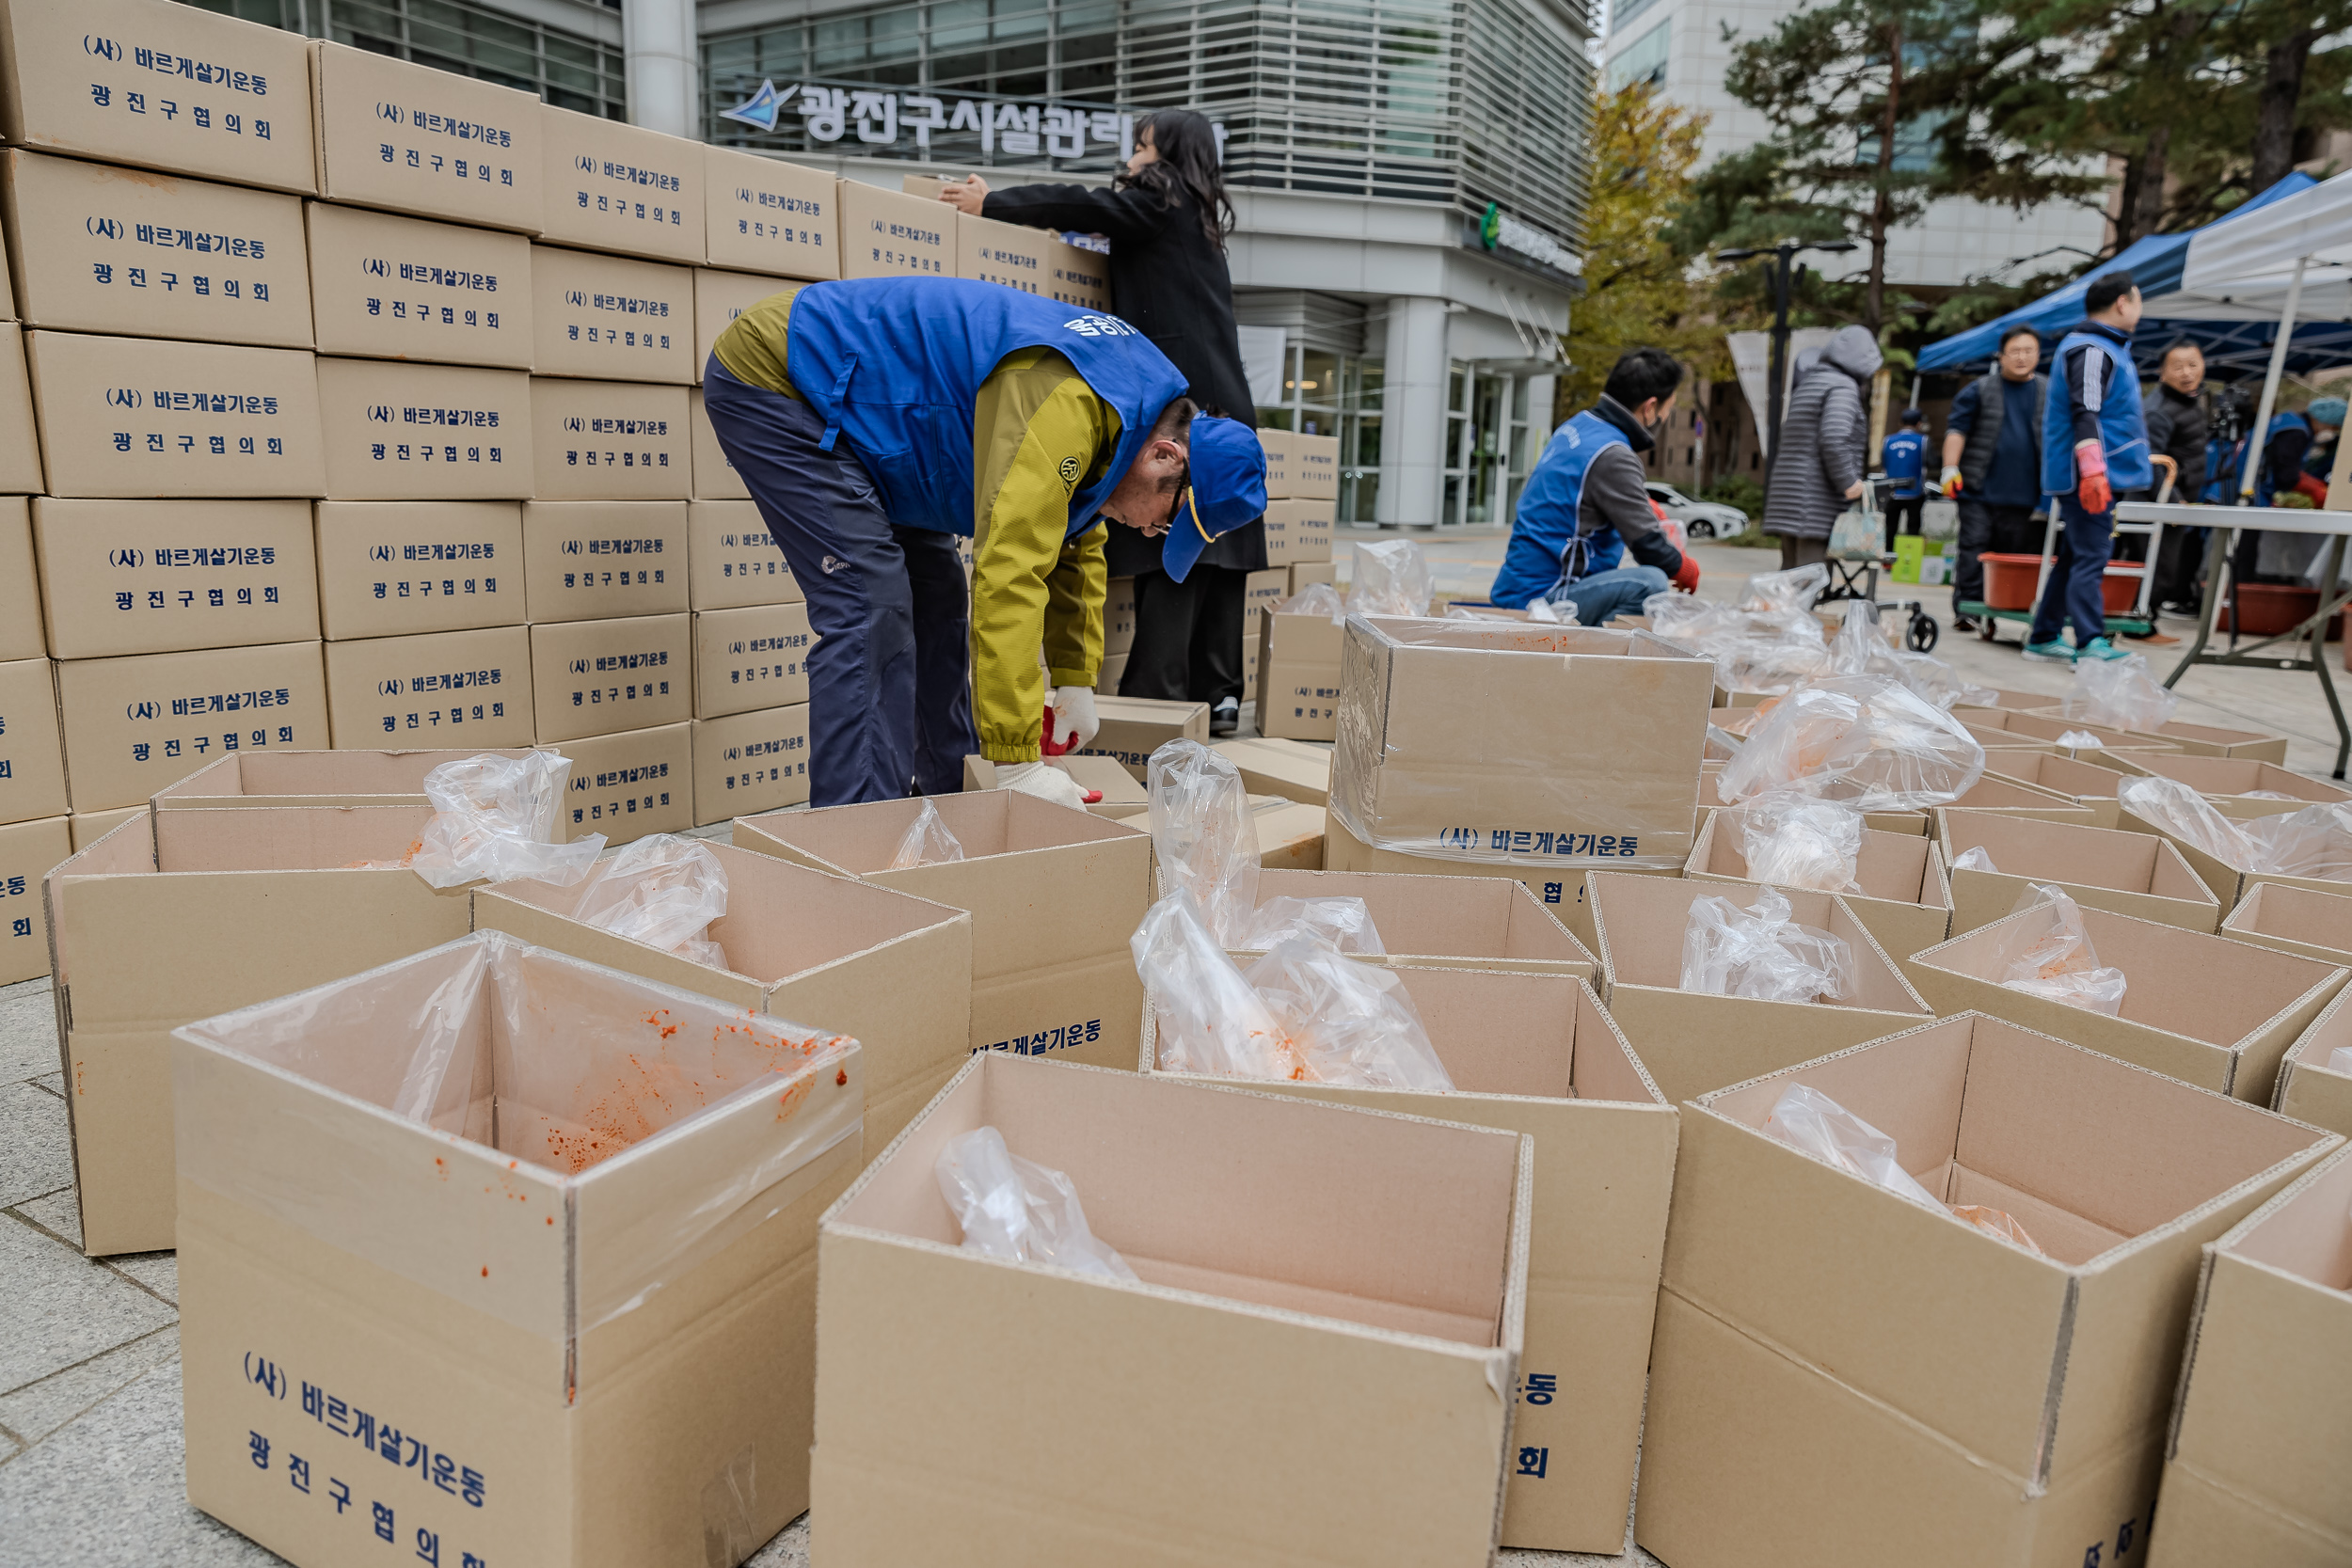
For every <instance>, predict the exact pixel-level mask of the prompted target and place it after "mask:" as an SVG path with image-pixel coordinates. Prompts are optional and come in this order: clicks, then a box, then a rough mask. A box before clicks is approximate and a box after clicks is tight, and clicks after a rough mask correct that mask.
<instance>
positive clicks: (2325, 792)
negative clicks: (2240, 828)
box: [2119, 756, 2352, 831]
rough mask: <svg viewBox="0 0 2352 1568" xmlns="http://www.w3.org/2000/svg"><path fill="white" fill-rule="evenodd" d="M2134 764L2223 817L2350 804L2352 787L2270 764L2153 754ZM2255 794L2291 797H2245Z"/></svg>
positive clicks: (2220, 758)
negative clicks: (2186, 791)
mask: <svg viewBox="0 0 2352 1568" xmlns="http://www.w3.org/2000/svg"><path fill="white" fill-rule="evenodd" d="M2119 760H2120V759H2119ZM2136 760H2137V761H2139V762H2141V763H2142V764H2143V766H2142V767H2140V768H2136V769H2134V770H2133V771H2135V772H2137V773H2141V774H2153V775H2154V776H2155V777H2157V778H2160V779H2171V780H2174V781H2176V782H2178V783H2181V784H2186V785H2188V787H2189V788H2191V789H2193V790H2195V791H2196V792H2197V793H2198V794H2200V795H2201V796H2203V797H2204V798H2205V799H2206V800H2210V801H2212V802H2213V804H2214V807H2215V809H2216V810H2217V811H2219V812H2220V813H2221V815H2222V816H2236V817H2249V816H2278V815H2280V813H2283V812H2290V811H2300V810H2302V809H2303V808H2304V807H2305V806H2307V805H2322V804H2333V803H2338V802H2344V803H2352V789H2346V788H2344V786H2343V785H2342V784H2334V783H2331V782H2330V781H2328V780H2326V779H2314V778H2312V777H2310V776H2309V775H2307V774H2303V773H2296V772H2291V771H2289V770H2288V769H2286V768H2280V767H2278V766H2276V765H2274V764H2272V763H2267V762H2249V761H2247V760H2245V759H2244V758H2242V757H2196V756H2160V757H2159V756H2151V757H2141V758H2138V759H2136ZM2257 790H2259V791H2261V792H2262V793H2264V794H2266V795H2285V796H2290V797H2292V799H2290V800H2248V799H2247V798H2246V797H2248V796H2249V795H2251V794H2253V793H2255V792H2256V791H2257ZM2143 831H2145V830H2143Z"/></svg>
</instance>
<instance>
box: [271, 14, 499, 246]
mask: <svg viewBox="0 0 2352 1568" xmlns="http://www.w3.org/2000/svg"><path fill="white" fill-rule="evenodd" d="M310 106H311V116H312V123H313V124H314V125H315V126H316V127H317V131H318V194H319V195H321V196H323V197H325V198H326V199H328V200H329V201H342V202H348V203H350V204H351V205H352V206H355V207H378V208H382V209H383V210H385V211H387V212H393V213H410V214H415V215H416V216H418V217H426V218H446V219H449V220H451V221H452V222H455V223H478V224H480V225H481V226H482V227H483V228H485V229H512V230H516V231H517V232H519V233H524V234H535V233H537V232H538V231H539V224H540V213H541V194H540V193H541V191H542V189H543V188H544V187H543V185H542V183H541V178H540V161H541V158H542V157H543V152H542V147H543V141H542V129H541V127H542V119H543V117H542V113H541V106H540V103H539V101H538V99H537V98H536V97H534V96H533V95H532V94H530V93H527V92H518V91H516V89H515V88H513V87H500V86H498V85H496V84H495V83H491V82H485V81H483V80H481V79H480V78H478V77H472V76H459V75H456V74H455V73H454V72H452V71H435V70H434V68H433V67H431V66H429V65H412V64H410V63H409V62H408V61H406V60H399V59H393V58H391V57H390V56H389V55H378V54H375V53H373V52H372V51H369V50H365V49H354V48H351V47H350V46H348V45H346V44H341V43H313V44H311V45H310Z"/></svg>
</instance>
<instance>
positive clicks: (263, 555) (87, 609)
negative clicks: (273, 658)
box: [33, 496, 319, 658]
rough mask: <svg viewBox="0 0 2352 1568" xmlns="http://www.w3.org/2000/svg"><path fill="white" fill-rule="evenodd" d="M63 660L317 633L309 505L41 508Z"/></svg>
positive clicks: (46, 592) (36, 524) (49, 609)
mask: <svg viewBox="0 0 2352 1568" xmlns="http://www.w3.org/2000/svg"><path fill="white" fill-rule="evenodd" d="M33 536H34V540H35V544H36V546H37V547H38V548H39V550H40V594H41V603H42V605H43V607H44V614H45V616H46V618H47V621H48V626H49V645H50V646H51V647H52V648H54V649H56V657H59V658H109V657H115V656H118V655H121V654H163V653H174V652H178V651H180V650H182V649H188V648H230V647H244V646H247V645H249V644H252V643H257V642H293V641H302V640H307V639H310V638H315V637H316V636H318V635H319V596H318V567H317V562H316V560H315V556H314V552H313V549H312V546H311V542H310V503H309V502H308V501H298V500H269V501H252V500H246V501H218V500H200V501H153V500H127V501H126V500H58V499H55V498H52V497H49V496H41V497H38V498H36V499H34V501H33Z"/></svg>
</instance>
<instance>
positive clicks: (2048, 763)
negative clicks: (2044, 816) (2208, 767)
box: [1952, 754, 2132, 828]
mask: <svg viewBox="0 0 2352 1568" xmlns="http://www.w3.org/2000/svg"><path fill="white" fill-rule="evenodd" d="M2131 776H2132V775H2130V774H2126V773H2119V772H2117V771H2116V770H2115V769H2114V768H2102V767H2100V766H2099V765H2098V764H2097V763H2095V762H2085V761H2083V760H2081V759H2080V758H2077V757H2061V756H2056V755H2048V754H2044V755H2039V756H2028V755H2015V756H2004V757H1999V758H1993V757H1987V758H1986V759H1985V768H1984V777H1983V778H1982V779H1980V780H1979V781H1978V782H1977V789H1982V788H1983V787H1984V786H1985V785H1986V784H1991V783H1996V782H1997V783H2000V784H2009V785H2023V786H2026V787H2028V788H2032V789H2037V790H2042V791H2044V792H2047V793H2051V794H2055V795H2058V796H2060V797H2062V798H2063V799H2065V800H2071V801H2073V802H2074V804H2075V805H2076V806H2078V807H2080V808H2082V809H2083V810H2084V811H2086V812H2088V813H2089V814H2090V816H2089V818H2088V820H2089V822H2090V826H2091V827H2094V828H2112V827H2114V826H2115V808H2116V802H2115V791H2116V789H2117V787H2118V786H2119V785H2121V784H2122V782H2123V781H2124V780H2125V779H2126V778H2129V777H2131ZM1975 794H1976V790H1974V789H1972V790H1970V791H1969V792H1968V794H1967V795H1965V796H1963V797H1962V798H1961V799H1960V800H1955V801H1953V802H1952V804H1953V805H1955V806H1963V807H1964V808H1965V809H1968V810H1972V811H1973V810H1979V809H1981V808H1980V807H1979V806H1978V804H1977V802H1976V801H1975V800H1972V799H1970V797H1971V796H1974V795H1975ZM2048 815H2049V816H2050V820H2052V821H2071V820H2074V818H2071V817H2063V816H2057V815H2056V814H2048Z"/></svg>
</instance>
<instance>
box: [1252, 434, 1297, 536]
mask: <svg viewBox="0 0 2352 1568" xmlns="http://www.w3.org/2000/svg"><path fill="white" fill-rule="evenodd" d="M1258 444H1259V445H1260V446H1262V447H1263V448H1264V449H1265V494H1266V499H1268V500H1277V501H1279V500H1288V499H1290V498H1291V497H1292V496H1293V495H1295V494H1296V492H1295V491H1294V490H1293V489H1292V488H1291V480H1292V474H1291V433H1290V432H1289V431H1287V430H1277V429H1275V428H1274V427H1273V426H1271V425H1260V426H1259V427H1258ZM1266 532H1267V533H1268V534H1269V535H1271V534H1272V533H1273V529H1272V528H1271V527H1269V528H1268V529H1267V530H1266Z"/></svg>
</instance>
